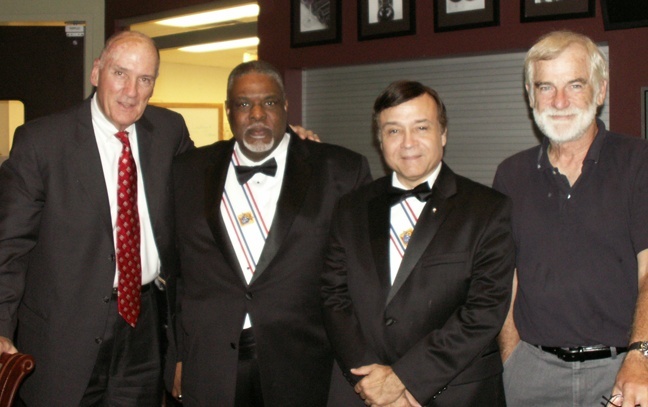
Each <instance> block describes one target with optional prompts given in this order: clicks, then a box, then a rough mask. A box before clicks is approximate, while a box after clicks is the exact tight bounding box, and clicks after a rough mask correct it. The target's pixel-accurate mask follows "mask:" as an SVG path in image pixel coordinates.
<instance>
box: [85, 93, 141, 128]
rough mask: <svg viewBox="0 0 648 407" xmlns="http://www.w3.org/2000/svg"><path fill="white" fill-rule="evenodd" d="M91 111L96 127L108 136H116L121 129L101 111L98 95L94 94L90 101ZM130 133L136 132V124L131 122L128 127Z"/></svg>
mask: <svg viewBox="0 0 648 407" xmlns="http://www.w3.org/2000/svg"><path fill="white" fill-rule="evenodd" d="M90 112H91V115H92V124H93V125H94V128H95V129H98V130H99V133H101V134H103V135H105V136H106V137H108V136H110V137H111V138H114V135H115V134H116V133H117V132H118V131H119V130H118V129H117V127H115V125H114V124H112V123H111V122H110V121H109V120H108V118H107V117H106V115H104V113H103V112H102V111H101V108H100V107H99V102H98V101H97V95H96V94H95V95H94V96H92V101H91V103H90ZM125 131H127V132H128V134H129V135H134V134H135V124H131V125H130V126H128V127H127V128H126V130H125Z"/></svg>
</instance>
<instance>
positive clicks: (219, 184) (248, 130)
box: [169, 61, 370, 407]
mask: <svg viewBox="0 0 648 407" xmlns="http://www.w3.org/2000/svg"><path fill="white" fill-rule="evenodd" d="M287 108H288V104H287V102H286V98H285V92H284V87H283V81H282V79H281V76H280V74H279V73H278V72H277V71H276V69H275V68H274V67H272V66H271V65H269V64H267V63H264V62H261V61H253V62H248V63H244V64H241V65H239V66H238V67H236V68H235V69H234V70H233V71H232V73H231V74H230V77H229V80H228V90H227V103H226V110H227V115H228V118H229V122H230V125H231V128H232V133H233V134H234V139H232V140H229V141H223V142H218V143H216V144H213V145H211V146H208V147H204V148H199V149H196V150H194V151H191V152H189V153H187V154H184V155H182V156H180V157H178V158H177V159H176V161H175V162H174V166H173V180H174V194H175V219H176V233H177V242H178V247H179V254H180V263H181V267H180V270H181V279H180V281H181V285H182V289H179V290H178V297H179V304H180V306H179V309H181V313H180V314H179V315H178V316H177V321H176V323H175V326H176V328H177V332H176V337H177V339H178V344H179V350H178V355H174V354H171V355H170V356H169V360H173V359H175V360H177V361H178V362H180V363H179V364H178V368H177V375H176V377H177V378H179V377H180V376H181V377H182V380H181V390H182V400H183V404H184V405H186V406H265V407H272V406H275V407H290V406H315V407H316V406H326V405H327V397H328V391H329V382H330V379H331V375H332V373H336V374H339V371H338V370H333V369H332V367H333V354H332V352H331V349H330V345H329V344H328V340H327V338H326V333H325V331H324V325H323V322H322V315H321V309H320V299H319V289H320V278H321V273H322V270H323V267H324V249H325V246H326V242H327V238H328V233H329V226H330V218H331V214H332V212H333V208H334V205H335V204H336V202H337V200H338V198H339V197H341V196H342V195H344V194H346V193H347V192H350V191H351V190H353V189H355V188H357V187H358V186H360V185H363V184H366V183H367V182H369V180H370V176H369V169H368V168H369V167H368V163H367V161H366V159H365V158H364V157H362V156H360V155H358V154H356V153H353V152H351V151H349V150H347V149H344V148H342V147H337V146H333V145H327V144H323V143H322V144H320V143H314V142H312V141H308V140H300V139H299V138H298V137H296V136H295V135H294V134H292V133H291V132H290V131H289V130H287V127H286V117H287ZM174 393H175V394H176V395H179V393H180V383H176V386H175V390H174Z"/></svg>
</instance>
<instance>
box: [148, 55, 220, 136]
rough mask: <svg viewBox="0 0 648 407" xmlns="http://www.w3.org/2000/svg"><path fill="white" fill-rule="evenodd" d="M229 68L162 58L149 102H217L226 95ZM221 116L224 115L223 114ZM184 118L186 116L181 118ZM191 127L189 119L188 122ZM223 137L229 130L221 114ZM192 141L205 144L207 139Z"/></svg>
mask: <svg viewBox="0 0 648 407" xmlns="http://www.w3.org/2000/svg"><path fill="white" fill-rule="evenodd" d="M229 73H230V69H229V68H227V69H225V68H213V67H207V66H198V65H187V64H177V63H170V62H162V64H161V65H160V76H159V77H158V79H157V81H156V82H155V92H153V96H152V97H151V100H150V103H219V104H224V103H225V99H226V98H227V77H228V75H229ZM223 116H225V115H224V114H223ZM185 120H187V118H185ZM188 125H189V130H191V123H188ZM223 134H224V138H225V139H228V138H231V137H232V132H231V130H230V128H229V124H228V123H227V118H226V117H223ZM195 141H196V144H200V145H205V144H211V143H212V142H215V141H216V140H211V141H210V142H200V143H199V141H200V140H195Z"/></svg>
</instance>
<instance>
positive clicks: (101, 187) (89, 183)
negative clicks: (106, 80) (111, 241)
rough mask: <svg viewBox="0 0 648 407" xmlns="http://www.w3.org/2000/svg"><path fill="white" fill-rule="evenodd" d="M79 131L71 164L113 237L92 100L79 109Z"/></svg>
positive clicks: (76, 135) (77, 130)
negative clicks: (95, 132) (93, 122)
mask: <svg viewBox="0 0 648 407" xmlns="http://www.w3.org/2000/svg"><path fill="white" fill-rule="evenodd" d="M78 115H79V117H78V120H77V123H78V124H77V129H76V134H75V137H74V140H75V142H76V148H75V149H73V150H72V153H71V154H72V156H71V157H69V162H70V164H71V165H72V166H73V168H75V171H76V176H77V179H78V180H79V184H80V186H81V188H83V190H84V191H85V192H86V194H87V196H88V199H89V201H90V206H89V207H91V208H96V209H97V211H98V213H99V216H100V217H101V221H102V222H103V224H104V225H105V226H106V229H107V230H108V231H109V233H110V235H111V236H112V220H111V217H110V204H109V202H110V201H109V200H108V191H106V181H105V177H104V174H103V168H102V166H101V157H100V156H99V149H98V147H97V141H96V139H95V134H94V128H93V127H92V115H91V113H90V99H87V100H86V101H85V102H84V103H83V105H81V107H80V108H79V111H78Z"/></svg>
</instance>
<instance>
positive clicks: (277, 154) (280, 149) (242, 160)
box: [234, 133, 290, 166]
mask: <svg viewBox="0 0 648 407" xmlns="http://www.w3.org/2000/svg"><path fill="white" fill-rule="evenodd" d="M289 143H290V134H288V133H284V136H283V138H282V139H281V141H280V142H279V145H278V146H277V148H275V149H274V150H273V151H272V153H270V155H268V156H267V157H266V158H265V159H264V160H262V161H252V160H250V159H249V158H247V157H246V156H245V154H243V152H242V151H241V147H240V146H239V143H238V141H237V142H235V143H234V151H235V152H236V157H237V159H238V164H237V165H248V166H253V165H259V164H262V163H264V162H266V161H268V160H269V159H271V158H274V159H276V160H277V161H279V159H280V158H283V157H285V156H286V154H287V153H288V144H289Z"/></svg>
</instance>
